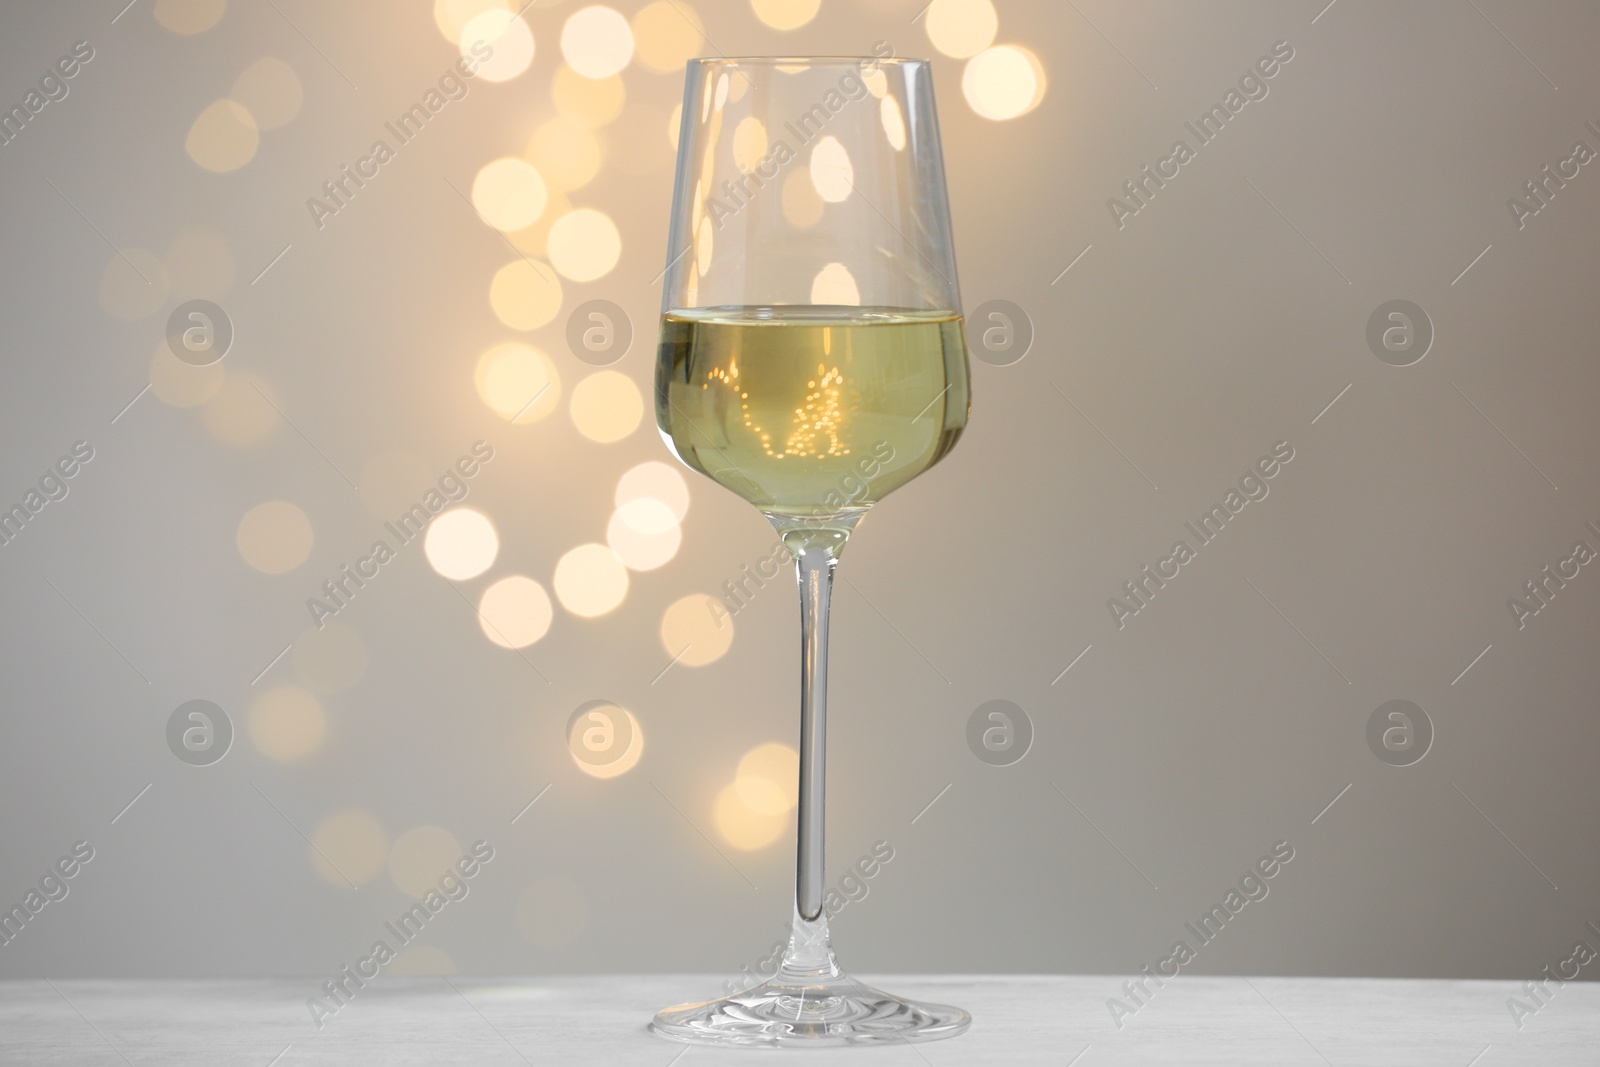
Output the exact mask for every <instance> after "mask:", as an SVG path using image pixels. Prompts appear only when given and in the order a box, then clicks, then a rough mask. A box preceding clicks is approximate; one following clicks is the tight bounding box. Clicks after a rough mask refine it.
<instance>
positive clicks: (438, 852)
mask: <svg viewBox="0 0 1600 1067" xmlns="http://www.w3.org/2000/svg"><path fill="white" fill-rule="evenodd" d="M465 854H466V852H465V850H464V849H463V848H462V847H461V845H460V844H459V843H458V842H457V841H456V838H455V835H454V834H452V833H451V832H450V831H449V830H445V829H442V828H440V827H438V826H414V827H412V828H411V829H409V830H407V831H406V832H405V833H403V834H401V835H400V836H399V837H397V838H395V839H394V844H393V845H392V846H390V848H389V878H390V880H391V881H393V882H394V884H395V887H396V888H397V889H399V890H400V892H402V893H404V894H406V896H409V897H415V898H416V899H418V900H421V899H422V898H423V897H425V896H427V895H428V893H429V892H436V891H437V890H438V888H439V879H441V878H443V877H444V876H445V875H447V874H453V875H455V876H456V877H457V878H460V877H461V872H460V871H459V870H457V869H456V861H457V860H459V859H460V858H461V857H462V856H463V855H465Z"/></svg>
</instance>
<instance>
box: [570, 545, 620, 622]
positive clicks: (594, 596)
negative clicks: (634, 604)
mask: <svg viewBox="0 0 1600 1067" xmlns="http://www.w3.org/2000/svg"><path fill="white" fill-rule="evenodd" d="M553 584H554V585H555V590H556V598H557V599H558V600H560V601H561V606H562V607H564V608H566V609H567V610H568V611H570V612H572V614H574V615H577V616H579V617H581V618H585V619H593V618H596V617H598V616H601V615H604V614H605V613H606V612H608V611H612V610H614V609H615V608H616V607H617V605H619V604H621V603H622V601H623V598H624V597H626V596H627V595H628V568H627V567H625V566H624V565H623V563H622V560H620V559H618V558H617V554H616V553H615V552H613V551H611V548H610V547H609V546H608V545H598V544H593V543H591V544H585V545H579V546H578V547H577V548H574V549H572V550H571V551H569V552H567V553H566V554H565V555H563V556H562V557H561V558H560V559H559V560H557V561H556V572H555V580H554V582H553Z"/></svg>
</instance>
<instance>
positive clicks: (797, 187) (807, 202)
mask: <svg viewBox="0 0 1600 1067" xmlns="http://www.w3.org/2000/svg"><path fill="white" fill-rule="evenodd" d="M827 206H828V205H827V204H824V203H823V202H822V197H820V196H818V195H817V187H816V186H815V185H813V184H812V183H811V175H810V174H809V173H807V172H806V171H803V170H796V171H792V172H790V174H789V176H788V177H787V178H785V179H783V217H784V218H786V219H788V220H789V225H791V226H794V227H796V228H798V229H802V230H803V229H805V228H806V227H808V226H815V225H816V224H817V223H818V222H820V221H821V220H822V211H823V209H824V208H825V207H827Z"/></svg>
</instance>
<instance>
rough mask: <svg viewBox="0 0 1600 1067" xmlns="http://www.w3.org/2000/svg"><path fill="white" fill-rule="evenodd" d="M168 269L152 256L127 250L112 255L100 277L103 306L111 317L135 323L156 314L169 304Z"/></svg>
mask: <svg viewBox="0 0 1600 1067" xmlns="http://www.w3.org/2000/svg"><path fill="white" fill-rule="evenodd" d="M170 287H171V286H170V282H169V280H168V278H167V269H166V267H164V266H162V263H161V260H159V259H157V258H156V257H155V254H154V253H153V252H146V251H145V250H144V249H142V248H124V249H123V250H122V253H121V254H120V255H119V254H117V253H112V256H111V259H110V261H109V262H108V263H106V269H105V273H103V274H101V275H100V306H101V308H103V309H104V310H105V312H106V314H108V315H114V316H116V317H117V318H119V319H125V320H127V321H128V322H132V321H134V320H135V319H142V318H144V317H145V316H146V315H150V314H153V313H154V312H155V311H156V310H158V309H159V308H160V307H161V305H162V304H164V303H165V302H166V299H167V292H168V290H169V289H170Z"/></svg>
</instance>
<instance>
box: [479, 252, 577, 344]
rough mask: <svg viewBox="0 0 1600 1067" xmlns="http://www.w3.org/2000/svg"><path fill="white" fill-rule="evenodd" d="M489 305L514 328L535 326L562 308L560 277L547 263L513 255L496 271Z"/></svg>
mask: <svg viewBox="0 0 1600 1067" xmlns="http://www.w3.org/2000/svg"><path fill="white" fill-rule="evenodd" d="M489 306H490V307H492V308H493V309H494V314H495V318H497V319H499V320H500V321H501V322H503V323H505V324H506V325H507V326H509V327H511V328H512V329H513V330H536V329H538V328H539V327H540V326H543V325H544V324H545V323H547V322H549V321H550V320H551V319H553V318H555V317H556V312H558V311H560V310H561V279H560V278H558V277H556V272H555V271H553V270H551V269H550V266H549V265H548V264H546V263H537V262H533V261H530V260H526V259H514V260H512V261H511V262H510V263H507V264H506V265H505V266H503V267H501V268H500V269H499V270H497V271H495V275H494V279H493V280H492V281H490V283H489Z"/></svg>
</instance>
